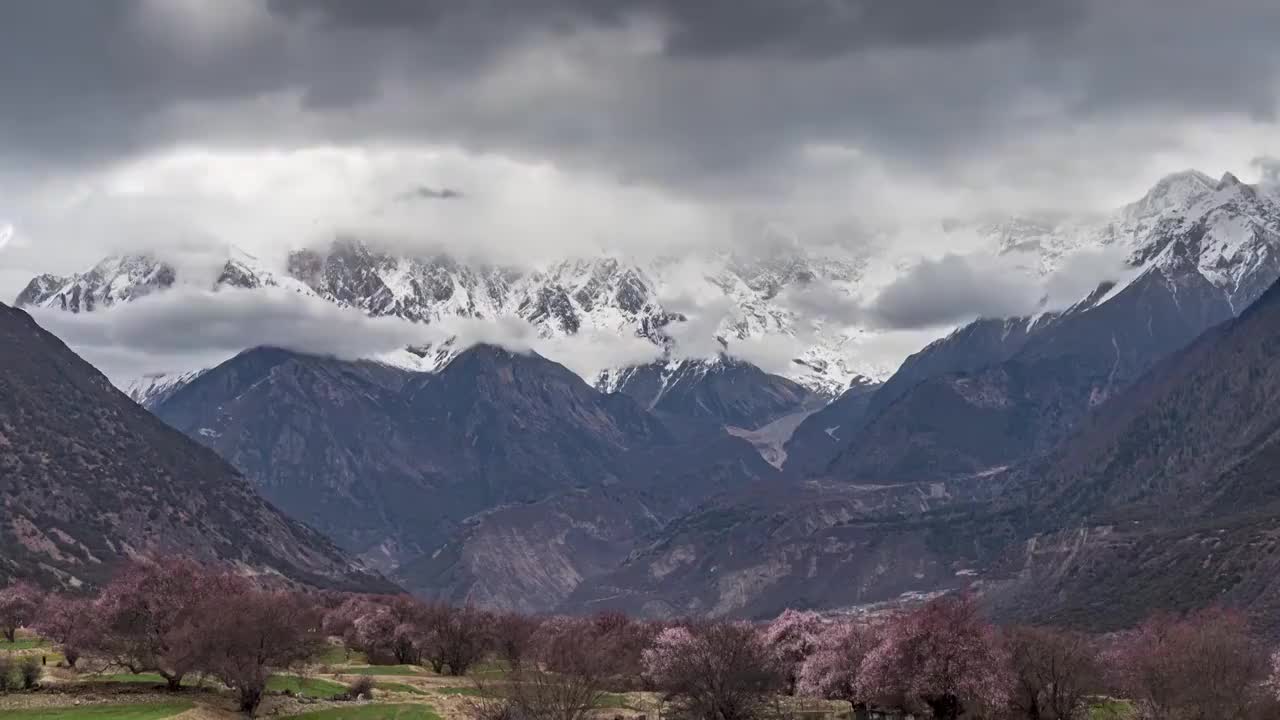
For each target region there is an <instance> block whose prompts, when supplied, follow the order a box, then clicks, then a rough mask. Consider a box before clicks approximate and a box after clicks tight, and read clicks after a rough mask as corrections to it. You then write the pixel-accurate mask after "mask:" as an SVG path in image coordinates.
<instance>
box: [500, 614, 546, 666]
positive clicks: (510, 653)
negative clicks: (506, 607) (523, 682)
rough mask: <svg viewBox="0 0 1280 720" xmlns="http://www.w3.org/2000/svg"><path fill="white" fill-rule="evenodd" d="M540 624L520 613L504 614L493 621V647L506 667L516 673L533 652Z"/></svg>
mask: <svg viewBox="0 0 1280 720" xmlns="http://www.w3.org/2000/svg"><path fill="white" fill-rule="evenodd" d="M540 625H541V623H540V622H539V621H538V619H537V618H534V617H530V616H528V615H522V614H520V613H504V614H502V615H499V616H497V617H495V618H494V619H493V626H492V627H493V629H492V633H491V634H492V636H493V647H494V650H496V651H497V653H498V656H499V657H501V658H502V659H503V660H506V661H507V665H508V666H509V667H510V668H511V669H512V670H516V671H518V670H519V669H520V667H521V665H522V664H523V662H524V659H525V658H526V657H527V656H528V655H529V654H530V653H531V652H532V651H533V642H534V637H535V636H536V635H537V632H538V628H539V626H540Z"/></svg>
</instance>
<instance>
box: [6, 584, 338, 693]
mask: <svg viewBox="0 0 1280 720" xmlns="http://www.w3.org/2000/svg"><path fill="white" fill-rule="evenodd" d="M321 619H322V612H321V608H320V607H319V606H318V605H317V604H316V603H315V602H314V601H313V600H312V598H309V597H307V596H305V595H302V594H299V593H293V592H287V591H272V590H265V589H261V588H259V587H257V586H255V585H254V584H253V583H251V582H250V581H249V580H248V579H246V578H244V577H242V576H239V575H236V574H234V573H231V572H229V571H210V570H207V569H206V568H204V567H202V566H200V565H198V564H196V563H194V562H192V561H189V560H183V559H176V560H163V561H159V562H148V563H136V564H133V565H130V566H128V567H126V568H125V569H124V570H123V571H122V572H120V573H119V574H118V575H117V576H116V577H115V578H114V579H113V580H112V582H111V583H110V584H109V585H107V586H106V587H105V588H104V589H103V591H102V592H101V594H99V595H98V597H97V598H96V599H92V600H90V599H87V598H80V597H71V596H62V595H48V596H42V595H41V594H40V593H39V592H38V591H36V590H35V589H34V588H33V587H31V586H29V585H25V584H18V585H13V586H10V587H9V588H7V589H5V590H3V591H0V629H2V630H3V631H4V633H5V634H6V636H7V637H10V638H12V637H13V636H14V632H15V631H16V629H17V628H18V627H20V626H28V627H32V628H33V629H35V630H36V631H37V632H39V633H40V634H41V635H42V636H44V637H46V638H49V639H50V640H53V641H54V642H57V643H58V644H59V645H60V646H61V647H62V650H63V653H64V655H65V657H66V659H67V663H68V664H69V665H71V666H72V667H74V666H75V665H76V664H77V662H79V659H80V658H81V657H82V656H86V655H92V656H94V657H95V658H98V659H101V660H102V661H103V662H104V663H106V664H107V665H109V666H113V667H118V668H122V669H125V670H128V671H129V672H132V673H144V672H153V673H157V674H159V675H160V676H161V677H163V678H164V679H165V681H166V682H167V683H168V686H169V688H170V689H173V690H176V689H178V688H179V687H180V686H181V684H182V679H183V678H184V677H187V676H188V675H192V674H195V673H199V674H203V675H208V676H211V677H214V678H217V679H218V680H220V681H221V682H222V683H223V684H224V685H226V686H227V687H228V688H231V689H232V690H234V691H235V692H236V694H237V696H238V699H239V705H240V709H241V710H242V711H245V712H248V713H252V712H253V711H255V710H256V709H257V707H258V704H259V702H260V701H261V699H262V695H263V692H264V691H265V689H266V683H267V679H268V678H269V677H270V675H271V673H272V672H273V671H275V670H277V669H281V668H287V667H291V666H294V665H296V664H298V663H301V662H304V661H306V660H308V659H310V658H313V657H315V656H316V654H317V653H318V652H320V650H321V649H322V648H323V647H324V645H325V636H324V634H323V632H322V629H321Z"/></svg>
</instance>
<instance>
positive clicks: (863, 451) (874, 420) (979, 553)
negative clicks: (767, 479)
mask: <svg viewBox="0 0 1280 720" xmlns="http://www.w3.org/2000/svg"><path fill="white" fill-rule="evenodd" d="M1272 203H1273V201H1272V200H1270V199H1268V198H1266V197H1264V196H1262V195H1261V194H1259V193H1258V192H1257V191H1256V189H1255V188H1251V187H1248V186H1244V185H1241V184H1239V183H1238V182H1236V181H1235V180H1234V178H1231V177H1230V176H1228V177H1225V178H1223V179H1222V180H1221V181H1219V182H1216V183H1215V182H1212V181H1208V180H1206V179H1205V178H1204V177H1203V176H1200V175H1198V174H1188V175H1183V176H1178V177H1175V178H1173V179H1171V180H1170V182H1167V183H1162V185H1161V186H1160V187H1158V188H1157V189H1156V190H1153V192H1152V194H1151V195H1150V196H1149V197H1148V198H1146V199H1144V202H1143V203H1139V204H1137V205H1135V206H1133V207H1134V208H1135V209H1134V211H1133V212H1132V213H1130V218H1131V219H1132V220H1133V227H1134V228H1138V227H1143V228H1146V230H1145V231H1143V232H1145V233H1146V234H1145V235H1141V236H1140V237H1138V240H1139V242H1138V244H1137V246H1136V247H1135V248H1134V251H1133V252H1134V261H1133V262H1134V263H1135V265H1136V266H1137V267H1138V272H1137V273H1136V277H1134V278H1132V279H1130V280H1128V281H1125V282H1123V283H1120V284H1118V285H1115V286H1106V287H1102V288H1099V290H1098V292H1097V293H1095V294H1094V295H1093V296H1091V297H1090V298H1088V299H1086V300H1085V301H1083V302H1082V303H1080V304H1078V305H1077V306H1076V307H1074V308H1070V309H1068V310H1066V311H1063V312H1060V313H1054V314H1045V315H1040V316H1036V317H1029V318H1018V319H1010V320H1004V319H1000V320H995V319H993V320H982V321H978V322H976V323H974V324H972V325H970V326H968V327H966V328H963V329H961V330H959V331H957V332H956V333H954V334H952V335H951V336H949V337H948V338H946V339H944V340H940V341H938V342H936V343H934V344H933V345H931V346H930V347H929V348H926V350H924V351H922V352H921V353H920V354H918V355H916V356H914V357H913V358H912V359H911V360H909V361H908V362H907V363H905V364H904V366H903V368H902V370H901V371H900V372H899V374H898V375H897V376H895V378H891V379H890V381H889V382H888V383H886V384H885V385H884V386H883V387H881V388H879V389H877V390H874V391H873V392H871V393H866V392H849V393H846V395H845V397H843V398H842V399H840V400H837V401H836V402H835V403H833V404H832V405H831V406H830V407H829V408H828V409H827V410H824V411H823V412H820V413H815V414H814V415H812V416H810V417H809V418H807V419H806V420H805V421H804V422H803V423H801V425H800V427H799V428H798V429H797V430H796V433H795V437H794V440H793V442H792V443H791V444H789V445H788V449H789V450H792V451H793V452H791V453H789V455H788V458H787V466H788V467H789V468H792V469H794V470H798V469H799V468H805V465H804V463H806V462H808V463H813V462H814V461H815V458H816V459H817V462H818V463H822V460H823V457H822V454H823V452H827V453H831V452H833V450H832V443H821V442H819V443H817V444H814V443H813V438H814V436H817V435H819V434H821V435H825V436H827V437H831V436H833V435H835V436H837V437H839V431H840V429H841V428H842V427H844V426H847V425H849V424H850V423H852V424H853V425H854V426H855V427H857V426H858V423H862V426H861V427H860V429H857V431H856V432H855V433H853V434H852V435H850V436H845V437H842V438H841V439H842V440H843V441H844V442H845V445H844V446H843V448H837V449H836V450H835V451H834V456H835V460H834V462H831V461H830V456H828V460H827V461H828V464H827V465H826V466H825V469H824V470H821V471H819V472H818V475H817V477H822V478H826V479H824V480H814V481H810V482H809V483H807V484H806V485H805V488H806V489H807V490H806V491H805V492H800V491H795V490H791V491H788V492H787V493H786V496H784V497H743V496H738V497H734V498H731V499H728V500H727V501H725V502H721V503H719V504H717V505H715V506H714V507H707V508H703V509H702V510H700V511H699V512H696V513H693V514H691V515H690V516H688V517H686V518H684V519H683V520H682V521H681V522H679V523H674V524H672V525H671V526H670V527H669V528H668V529H667V530H665V531H663V532H661V533H658V534H657V535H655V536H654V539H653V540H652V541H651V543H650V544H649V545H647V546H646V547H645V548H644V549H643V550H641V551H640V552H637V553H636V554H635V555H633V556H632V557H630V558H629V559H628V560H627V561H626V562H625V563H623V564H622V565H621V566H620V567H619V569H618V570H616V571H615V572H613V573H610V574H607V575H602V576H600V577H598V578H595V579H594V580H592V581H590V582H587V583H584V584H583V586H582V587H581V588H579V590H578V591H577V592H576V593H575V595H574V596H573V597H572V598H571V600H570V602H571V603H574V605H573V606H574V607H583V608H585V607H594V606H599V605H602V604H603V605H610V604H612V605H618V606H621V607H626V608H628V609H632V610H637V611H646V612H652V613H656V614H682V613H686V612H714V613H724V614H739V615H767V614H768V613H770V612H776V611H777V610H779V609H781V608H782V607H785V606H786V605H789V604H806V605H813V606H819V607H832V606H841V605H866V604H872V603H876V602H883V601H890V600H894V599H895V598H898V597H899V596H900V595H902V594H907V595H912V594H919V593H929V592H936V591H939V590H945V589H948V588H952V587H958V586H962V585H965V584H970V583H973V582H975V581H978V582H980V583H982V584H983V586H984V587H985V588H987V590H988V591H989V593H990V597H991V598H992V601H993V603H995V604H996V606H997V607H998V608H999V610H1000V612H1002V613H1005V614H1006V615H1007V616H1008V617H1034V618H1035V619H1051V620H1052V619H1065V620H1069V621H1071V622H1073V623H1077V624H1078V623H1081V622H1084V621H1086V620H1087V619H1088V618H1089V617H1093V618H1095V620H1096V618H1097V617H1099V616H1101V615H1103V614H1104V613H1102V606H1103V605H1104V604H1107V603H1111V604H1112V605H1123V604H1125V603H1126V602H1128V601H1126V600H1125V598H1126V597H1141V600H1140V601H1138V600H1135V601H1133V602H1132V603H1130V608H1131V610H1132V613H1131V614H1130V616H1129V617H1128V619H1130V620H1131V619H1134V618H1135V617H1136V615H1134V614H1133V613H1137V612H1138V609H1139V607H1140V606H1141V607H1162V606H1164V607H1182V606H1188V605H1194V604H1197V603H1199V604H1203V603H1204V602H1208V601H1209V600H1210V596H1211V595H1212V594H1213V593H1216V592H1218V591H1219V590H1221V589H1222V588H1224V587H1225V588H1234V589H1232V590H1229V594H1230V596H1231V597H1233V598H1239V601H1240V602H1242V603H1247V604H1250V605H1251V607H1255V608H1258V607H1260V606H1261V604H1263V603H1265V600H1264V599H1263V598H1264V597H1265V596H1266V593H1267V592H1270V591H1271V588H1270V587H1269V586H1268V585H1267V584H1266V583H1267V582H1268V581H1267V580H1266V578H1267V577H1271V576H1270V575H1267V574H1266V573H1265V572H1263V570H1265V569H1268V568H1271V565H1270V564H1269V563H1270V560H1269V559H1268V558H1269V557H1270V556H1269V555H1266V554H1265V552H1266V548H1269V547H1272V546H1273V541H1272V540H1271V539H1270V538H1271V537H1272V533H1274V532H1275V531H1276V528H1277V527H1280V526H1278V525H1277V524H1276V523H1275V522H1273V520H1272V518H1271V515H1270V514H1269V512H1270V511H1267V510H1265V508H1267V507H1269V503H1270V502H1271V497H1272V492H1271V489H1270V487H1269V485H1268V484H1267V483H1266V482H1265V480H1264V478H1265V477H1266V476H1267V475H1266V468H1267V467H1269V463H1270V458H1269V455H1268V451H1267V450H1266V448H1267V447H1268V446H1267V443H1268V442H1269V435H1268V433H1269V432H1270V430H1269V424H1268V418H1269V414H1268V413H1266V412H1262V411H1259V410H1257V408H1256V407H1255V406H1254V404H1253V403H1252V401H1243V400H1239V402H1240V405H1241V407H1240V408H1239V409H1238V410H1236V409H1232V410H1227V409H1226V407H1225V406H1222V407H1218V406H1216V405H1214V404H1213V403H1212V402H1210V401H1211V400H1215V401H1216V400H1221V402H1223V403H1232V402H1237V400H1233V398H1240V397H1242V394H1243V393H1245V392H1248V390H1247V388H1248V387H1249V386H1250V384H1251V382H1253V381H1257V382H1260V383H1262V386H1261V387H1260V388H1259V390H1258V394H1259V398H1260V400H1259V401H1260V402H1265V401H1266V398H1268V397H1269V390H1267V389H1266V382H1268V381H1267V380H1266V378H1267V375H1266V371H1265V370H1263V369H1259V368H1260V366H1259V367H1251V366H1250V367H1249V368H1248V369H1245V368H1242V367H1239V366H1238V362H1239V360H1240V358H1239V357H1238V356H1237V355H1232V353H1239V352H1241V351H1239V350H1237V349H1236V348H1235V347H1234V346H1231V345H1230V344H1225V343H1224V342H1223V341H1222V340H1221V338H1219V337H1218V336H1217V334H1216V331H1210V334H1209V335H1206V336H1204V339H1202V340H1200V341H1198V342H1196V341H1195V338H1196V337H1197V336H1198V335H1199V334H1200V333H1202V332H1203V331H1204V330H1206V329H1208V328H1211V327H1212V326H1214V324H1215V323H1218V322H1222V321H1230V318H1232V316H1233V312H1239V311H1242V310H1243V314H1242V316H1241V317H1240V318H1239V319H1238V320H1235V321H1231V322H1229V324H1228V325H1227V326H1225V327H1229V328H1236V327H1237V326H1245V325H1247V326H1248V328H1249V329H1240V330H1235V331H1234V332H1235V333H1238V337H1240V338H1253V341H1254V342H1257V343H1258V346H1257V349H1255V353H1256V358H1257V359H1256V361H1255V362H1257V363H1261V362H1264V361H1263V360H1262V359H1261V358H1263V357H1265V352H1266V348H1270V347H1271V345H1272V344H1273V343H1271V342H1270V340H1269V339H1268V338H1269V337H1270V335H1273V334H1274V333H1270V332H1269V331H1267V330H1266V329H1265V327H1264V326H1265V323H1266V322H1267V318H1269V317H1270V315H1271V314H1273V313H1271V312H1270V310H1264V308H1266V307H1270V305H1273V304H1276V301H1275V300H1274V299H1273V298H1271V296H1268V297H1267V298H1263V300H1261V301H1259V302H1258V304H1257V305H1256V306H1252V309H1245V308H1250V307H1251V303H1253V301H1254V300H1255V299H1256V298H1257V297H1258V294H1259V290H1258V288H1259V287H1260V285H1261V284H1262V283H1263V282H1264V280H1265V279H1266V278H1267V277H1268V276H1269V277H1270V280H1271V281H1272V282H1274V281H1275V277H1276V274H1277V271H1276V269H1275V268H1274V266H1273V264H1272V258H1274V256H1275V255H1274V253H1275V251H1276V248H1280V242H1278V240H1277V238H1278V237H1280V236H1278V234H1277V232H1276V228H1277V227H1280V223H1277V222H1276V215H1275V212H1274V205H1273V204H1272ZM1148 211H1149V212H1148ZM1135 232H1136V230H1135ZM1251 318H1256V319H1252V320H1251ZM1233 337H1235V336H1233ZM1242 342H1243V341H1242ZM1188 343H1195V344H1194V345H1193V346H1192V350H1190V351H1186V352H1185V353H1183V354H1179V351H1180V349H1181V348H1184V347H1186V346H1187V345H1188ZM1215 347H1222V348H1223V355H1217V354H1215V353H1213V352H1211V351H1212V349H1213V348H1215ZM1201 355H1202V356H1203V357H1201ZM1192 356H1195V357H1201V359H1200V360H1196V361H1194V365H1195V367H1196V368H1198V370H1197V373H1199V374H1196V375H1190V376H1187V377H1185V378H1183V379H1182V380H1180V381H1179V383H1180V384H1179V387H1180V388H1182V390H1181V392H1185V393H1192V394H1194V395H1195V396H1196V398H1198V399H1197V400H1195V401H1194V402H1190V403H1189V404H1187V405H1185V406H1182V407H1179V408H1178V409H1177V410H1174V409H1172V408H1170V407H1169V406H1167V405H1165V404H1161V405H1160V406H1158V408H1151V409H1149V410H1145V411H1143V412H1144V414H1143V419H1142V420H1141V421H1132V420H1131V419H1126V418H1131V413H1132V412H1133V411H1132V410H1126V409H1125V408H1128V407H1134V403H1135V402H1137V403H1138V405H1142V406H1144V407H1145V403H1144V402H1142V401H1136V400H1135V398H1139V397H1141V396H1142V395H1143V394H1144V393H1149V392H1150V391H1149V390H1146V389H1144V388H1147V387H1148V385H1149V383H1150V382H1153V381H1152V380H1150V378H1157V377H1163V376H1164V374H1165V373H1167V372H1168V370H1166V369H1165V368H1167V367H1168V363H1179V362H1181V363H1187V362H1192V361H1190V360H1186V359H1185V358H1188V357H1192ZM1169 357H1173V358H1175V359H1174V360H1168V361H1166V364H1165V365H1161V364H1160V363H1161V362H1162V359H1164V358H1169ZM1153 368H1154V370H1153ZM1147 372H1151V373H1152V374H1151V375H1150V376H1149V379H1148V380H1141V379H1140V378H1143V377H1144V374H1145V373H1147ZM1219 373H1225V376H1224V375H1221V374H1219ZM1154 382H1157V384H1158V385H1160V386H1163V385H1164V384H1165V383H1166V382H1167V381H1154ZM1135 383H1136V385H1135ZM1215 393H1216V394H1218V395H1221V397H1219V396H1218V395H1215ZM1202 413H1204V414H1205V416H1204V417H1202ZM1213 413H1219V414H1221V415H1222V416H1223V417H1224V418H1225V420H1224V421H1223V423H1221V424H1219V423H1218V422H1217V421H1216V420H1214V421H1209V420H1207V419H1206V418H1207V415H1209V414H1213ZM1248 413H1253V414H1254V415H1256V416H1257V422H1256V424H1255V423H1253V422H1247V421H1246V418H1247V417H1248V415H1247V414H1248ZM837 419H838V420H839V421H840V422H836V420H837ZM1130 422H1134V423H1135V424H1136V425H1137V427H1138V428H1140V430H1134V429H1132V428H1130V429H1128V430H1126V429H1125V427H1124V426H1123V425H1124V424H1126V423H1130ZM1233 422H1234V423H1238V424H1239V425H1240V427H1241V428H1243V429H1244V430H1245V432H1244V433H1243V434H1242V435H1241V436H1240V437H1239V438H1237V437H1236V436H1235V435H1233V434H1232V433H1231V430H1230V429H1229V428H1230V427H1231V423H1233ZM1116 423H1121V425H1116ZM1095 424H1098V425H1095ZM1202 424H1203V425H1204V426H1205V430H1206V432H1205V434H1204V435H1203V438H1202V437H1201V436H1200V433H1201V432H1202V429H1201V425H1202ZM1093 427H1105V428H1106V429H1104V430H1101V431H1090V430H1088V428H1093ZM1081 428H1085V430H1084V431H1083V432H1084V434H1081V435H1079V436H1077V435H1076V433H1078V432H1081ZM827 430H831V432H830V433H827V432H826V431H827ZM1095 433H1096V434H1095ZM1191 435H1194V436H1195V437H1194V438H1192V437H1190V436H1191ZM1073 438H1074V439H1073ZM1117 438H1119V439H1117ZM1063 442H1066V443H1067V444H1066V445H1063V444H1062V443H1063ZM1112 442H1115V443H1116V444H1115V445H1114V446H1111V449H1110V450H1105V451H1104V452H1102V454H1101V456H1100V457H1101V459H1102V462H1101V463H1100V464H1098V463H1094V461H1093V458H1097V457H1099V448H1100V447H1101V448H1107V447H1108V446H1109V445H1110V443H1112ZM1242 443H1243V445H1242ZM806 447H808V448H814V447H816V448H817V451H816V452H815V451H811V450H806V449H805V448H806ZM1058 447H1063V448H1068V449H1067V450H1064V451H1062V452H1066V453H1067V456H1068V457H1074V458H1076V460H1075V461H1074V462H1075V464H1074V465H1071V464H1068V465H1066V466H1065V467H1066V468H1068V469H1054V468H1057V467H1059V465H1058V464H1060V463H1062V462H1063V461H1062V460H1055V461H1054V463H1058V464H1054V463H1051V464H1050V465H1049V466H1044V465H1041V464H1040V463H1043V462H1047V460H1045V458H1058V457H1060V456H1059V455H1058V454H1055V452H1056V451H1055V449H1056V448H1058ZM1070 448H1075V449H1070ZM1152 453H1154V454H1152ZM1201 456H1203V458H1204V460H1205V462H1204V463H1201V462H1199V459H1200V457H1201ZM809 467H810V468H812V467H814V466H813V465H810V466H809ZM1184 471H1185V472H1184ZM1236 478H1241V480H1240V483H1239V484H1237V483H1236V482H1235V479H1236ZM1245 478H1247V479H1248V481H1247V482H1246V481H1245V480H1244V479H1245ZM1184 498H1185V499H1184ZM1259 509H1264V510H1263V511H1262V515H1261V516H1258V515H1256V514H1254V513H1253V512H1252V511H1254V510H1259ZM1205 513H1209V517H1213V513H1221V515H1220V516H1219V517H1220V518H1221V520H1212V521H1209V522H1208V523H1207V524H1206V523H1202V522H1201V520H1202V519H1203V517H1204V514H1205ZM1165 517H1167V518H1169V521H1168V522H1157V521H1158V520H1159V519H1160V518H1165ZM1135 522H1136V523H1137V524H1136V525H1135V524H1134V523H1135ZM1148 525H1150V528H1148ZM1148 529H1150V532H1148ZM1166 569H1168V572H1166ZM836 576H838V577H839V578H840V580H839V582H833V581H832V580H831V578H832V577H836ZM1128 576H1133V577H1138V578H1141V581H1142V583H1143V587H1144V588H1146V589H1145V590H1144V591H1143V592H1141V593H1137V592H1135V591H1134V588H1133V586H1132V584H1131V583H1127V582H1126V581H1125V578H1126V577H1128ZM1188 582H1190V583H1195V585H1194V586H1193V587H1186V586H1185V584H1186V583H1188ZM1093 583H1105V584H1106V587H1105V588H1103V589H1100V590H1095V589H1094V585H1093ZM1148 590H1149V591H1148ZM1276 610H1277V611H1280V608H1276ZM1106 615H1107V616H1108V617H1109V618H1116V617H1119V616H1120V615H1123V613H1114V614H1113V613H1111V612H1110V610H1108V612H1107V613H1106ZM1277 617H1280V614H1277ZM1116 622H1120V621H1118V620H1117V621H1116Z"/></svg>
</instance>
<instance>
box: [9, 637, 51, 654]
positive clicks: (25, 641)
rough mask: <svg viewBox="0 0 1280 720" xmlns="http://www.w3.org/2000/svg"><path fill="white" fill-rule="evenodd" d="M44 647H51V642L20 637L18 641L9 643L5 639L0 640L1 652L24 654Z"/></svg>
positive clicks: (36, 638) (37, 638)
mask: <svg viewBox="0 0 1280 720" xmlns="http://www.w3.org/2000/svg"><path fill="white" fill-rule="evenodd" d="M42 647H50V645H49V641H47V640H45V639H44V638H39V637H21V636H19V637H18V639H17V640H15V641H13V642H9V641H8V640H6V639H5V638H0V652H22V651H23V650H35V649H36V648H42Z"/></svg>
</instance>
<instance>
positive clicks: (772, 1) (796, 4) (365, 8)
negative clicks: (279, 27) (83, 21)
mask: <svg viewBox="0 0 1280 720" xmlns="http://www.w3.org/2000/svg"><path fill="white" fill-rule="evenodd" d="M272 7H273V8H275V9H276V10H278V11H280V12H283V13H286V14H290V15H301V16H311V17H320V18H323V19H324V20H325V21H327V22H329V23H332V24H334V25H337V26H354V27H365V28H384V29H387V28H398V29H402V28H405V27H417V28H419V29H426V30H431V29H435V28H438V27H440V26H442V25H445V24H447V23H448V22H449V20H450V19H451V18H453V17H456V16H457V15H458V14H459V10H458V9H459V4H458V3H456V2H452V1H450V0H383V1H381V2H347V1H346V0H273V2H272ZM1081 7H1082V6H1081V5H1078V4H1076V3H1070V2H1040V3H1036V2H1026V0H972V1H969V2H938V1H937V0H898V1H896V2H879V1H877V0H696V1H693V2H690V1H689V0H524V1H523V2H519V3H513V2H501V1H495V0H480V1H479V2H473V3H470V4H469V7H468V8H467V9H466V12H468V13H475V12H477V10H479V11H480V12H481V14H484V15H487V16H488V17H490V18H499V17H501V16H503V15H507V16H510V15H511V14H515V15H518V16H521V17H522V18H523V19H524V21H525V22H541V23H543V24H545V25H547V26H549V27H552V28H555V27H562V28H563V27H569V26H572V25H574V24H579V23H582V22H591V23H600V24H605V25H617V24H620V23H623V22H625V21H626V20H628V19H630V18H634V17H636V16H649V17H653V18H656V19H659V20H662V21H665V22H666V23H667V24H668V25H669V27H670V30H671V37H670V41H669V42H668V45H667V49H668V51H669V52H670V53H671V54H674V55H690V56H698V57H724V56H741V55H754V54H757V53H776V54H779V55H785V56H794V57H830V56H834V55H842V54H845V53H850V52H856V51H858V50H862V49H866V48H871V47H880V46H913V45H915V46H919V45H924V46H937V45H943V46H945V45H952V44H965V43H971V42H976V41H981V40H984V39H986V38H990V37H1004V36H1008V35H1014V34H1019V33H1024V32H1027V33H1033V34H1040V33H1053V32H1061V31H1063V30H1065V29H1066V28H1067V27H1069V26H1070V25H1072V24H1073V23H1074V22H1076V21H1077V20H1078V19H1079V18H1080V17H1081V13H1080V12H1079V10H1080V8H1081ZM491 24H492V23H491Z"/></svg>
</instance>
